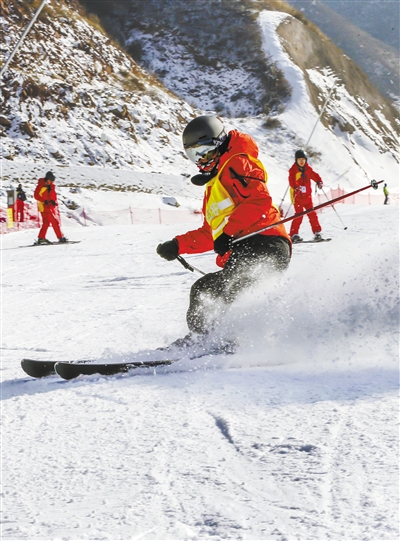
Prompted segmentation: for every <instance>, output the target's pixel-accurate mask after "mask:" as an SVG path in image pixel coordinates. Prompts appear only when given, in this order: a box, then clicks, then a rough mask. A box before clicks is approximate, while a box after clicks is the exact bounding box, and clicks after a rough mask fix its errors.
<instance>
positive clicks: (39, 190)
mask: <svg viewBox="0 0 400 541" xmlns="http://www.w3.org/2000/svg"><path fill="white" fill-rule="evenodd" d="M33 197H34V198H35V199H36V200H37V202H38V210H39V212H52V211H53V210H54V208H55V206H56V205H57V193H56V188H55V186H54V183H53V182H50V181H49V182H48V184H47V183H46V181H45V180H44V178H40V179H39V181H38V184H37V186H36V188H35V192H34V194H33ZM46 201H48V202H49V201H54V202H55V204H56V205H53V204H51V203H47V204H46Z"/></svg>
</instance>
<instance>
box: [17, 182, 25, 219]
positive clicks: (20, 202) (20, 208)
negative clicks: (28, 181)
mask: <svg viewBox="0 0 400 541" xmlns="http://www.w3.org/2000/svg"><path fill="white" fill-rule="evenodd" d="M16 192H17V199H16V201H15V210H16V215H17V222H23V221H24V207H25V201H26V194H25V192H24V190H23V189H22V184H18V188H17V189H16Z"/></svg>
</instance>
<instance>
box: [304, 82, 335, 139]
mask: <svg viewBox="0 0 400 541" xmlns="http://www.w3.org/2000/svg"><path fill="white" fill-rule="evenodd" d="M334 89H335V86H333V87H332V88H331V91H330V92H329V94H328V97H327V98H326V100H325V103H324V105H323V107H322V109H321V112H320V114H319V117H318V118H317V122H316V123H315V125H314V127H313V129H312V132H311V134H310V137H309V138H308V141H307V143H306V146H305V148H306V149H307V147H308V145H309V143H310V140H311V137H312V136H313V133H314V131H315V128H316V127H317V124H318V122H319V121H320V120H321V117H322V115H323V113H324V111H325V107H326V106H327V104H328V101H329V100H330V98H331V95H332V92H333V91H334Z"/></svg>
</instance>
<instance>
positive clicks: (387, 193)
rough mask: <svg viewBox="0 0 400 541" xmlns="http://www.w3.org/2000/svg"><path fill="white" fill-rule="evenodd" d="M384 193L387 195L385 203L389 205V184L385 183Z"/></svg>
mask: <svg viewBox="0 0 400 541" xmlns="http://www.w3.org/2000/svg"><path fill="white" fill-rule="evenodd" d="M383 195H384V196H385V200H384V202H383V204H384V205H388V204H389V190H388V188H387V184H384V185H383Z"/></svg>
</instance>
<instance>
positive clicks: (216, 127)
mask: <svg viewBox="0 0 400 541" xmlns="http://www.w3.org/2000/svg"><path fill="white" fill-rule="evenodd" d="M225 135H226V134H225V129H224V125H223V123H222V122H221V120H220V119H219V118H217V117H216V116H208V115H204V116H199V117H197V118H194V119H193V120H191V121H190V122H189V124H188V125H187V126H186V128H185V129H184V130H183V134H182V141H183V148H184V149H185V152H186V155H187V157H188V158H189V160H191V161H192V162H194V163H195V164H197V163H198V161H199V160H201V159H203V158H204V157H205V156H206V155H207V154H208V153H210V152H212V151H215V150H216V148H217V147H218V146H219V145H220V144H221V143H222V141H223V139H224V137H225Z"/></svg>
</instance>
